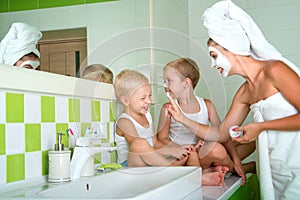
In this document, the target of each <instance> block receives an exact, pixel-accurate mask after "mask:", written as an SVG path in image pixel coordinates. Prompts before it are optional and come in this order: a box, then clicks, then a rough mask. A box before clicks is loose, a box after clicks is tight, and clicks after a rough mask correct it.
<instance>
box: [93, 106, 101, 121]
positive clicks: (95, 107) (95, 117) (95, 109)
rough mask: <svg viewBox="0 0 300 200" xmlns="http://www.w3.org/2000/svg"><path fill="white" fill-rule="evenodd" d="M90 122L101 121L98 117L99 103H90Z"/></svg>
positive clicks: (99, 116)
mask: <svg viewBox="0 0 300 200" xmlns="http://www.w3.org/2000/svg"><path fill="white" fill-rule="evenodd" d="M91 113H92V121H94V122H96V121H97V122H99V121H101V115H100V101H92V105H91Z"/></svg>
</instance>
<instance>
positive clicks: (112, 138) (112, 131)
mask: <svg viewBox="0 0 300 200" xmlns="http://www.w3.org/2000/svg"><path fill="white" fill-rule="evenodd" d="M115 130H116V123H115V122H110V123H109V133H110V138H109V139H110V140H109V143H114V142H115Z"/></svg>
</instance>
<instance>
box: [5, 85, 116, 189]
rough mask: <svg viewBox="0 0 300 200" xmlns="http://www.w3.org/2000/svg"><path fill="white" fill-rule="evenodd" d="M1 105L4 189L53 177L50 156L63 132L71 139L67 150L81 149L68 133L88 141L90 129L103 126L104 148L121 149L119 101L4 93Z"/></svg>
mask: <svg viewBox="0 0 300 200" xmlns="http://www.w3.org/2000/svg"><path fill="white" fill-rule="evenodd" d="M0 103H1V104H0V105H1V108H3V109H1V112H0V166H1V167H0V184H6V183H11V182H17V181H22V180H26V179H30V178H36V177H40V176H44V175H48V151H49V150H53V149H54V144H55V143H57V142H58V141H57V132H62V133H64V134H65V135H64V136H63V141H62V143H63V144H64V146H65V148H72V147H74V145H75V140H74V138H73V137H71V136H69V135H68V133H67V130H68V128H71V129H72V130H73V132H74V134H75V135H76V136H85V131H86V129H87V128H88V127H93V128H94V129H96V128H97V127H101V128H102V129H103V130H102V129H101V130H102V131H103V132H104V133H105V134H102V137H103V138H102V139H101V146H114V145H115V144H114V136H113V134H114V126H115V119H116V117H115V116H116V103H115V102H111V101H109V100H101V99H89V98H83V97H74V96H62V95H55V94H53V95H52V94H51V95H50V94H40V93H31V92H22V91H10V90H7V91H6V90H1V91H0ZM113 112H115V113H113ZM95 160H96V163H100V162H103V163H104V162H115V161H116V156H115V154H113V155H110V154H109V153H101V154H97V155H96V156H95Z"/></svg>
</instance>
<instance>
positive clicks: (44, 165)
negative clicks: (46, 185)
mask: <svg viewBox="0 0 300 200" xmlns="http://www.w3.org/2000/svg"><path fill="white" fill-rule="evenodd" d="M48 170H49V157H48V151H42V175H43V176H44V175H47V174H48V173H49V171H48Z"/></svg>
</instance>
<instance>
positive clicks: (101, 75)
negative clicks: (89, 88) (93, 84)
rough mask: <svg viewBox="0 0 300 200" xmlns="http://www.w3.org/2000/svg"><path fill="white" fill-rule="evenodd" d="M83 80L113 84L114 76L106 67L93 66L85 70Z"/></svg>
mask: <svg viewBox="0 0 300 200" xmlns="http://www.w3.org/2000/svg"><path fill="white" fill-rule="evenodd" d="M81 78H84V79H89V80H92V81H98V82H104V83H110V84H112V83H113V78H114V75H113V73H112V71H111V70H110V69H109V68H107V67H105V66H104V65H101V64H93V65H89V66H87V67H86V68H85V69H84V71H83V72H82V76H81Z"/></svg>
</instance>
